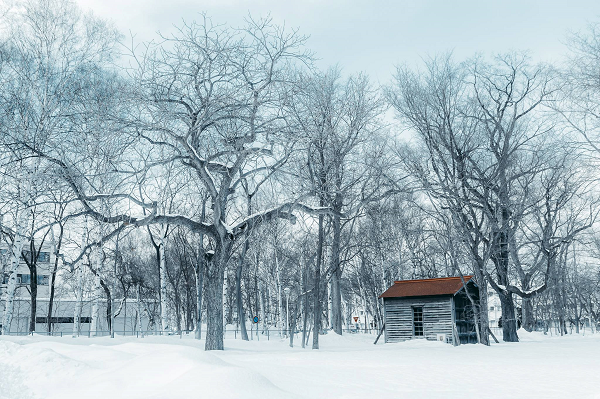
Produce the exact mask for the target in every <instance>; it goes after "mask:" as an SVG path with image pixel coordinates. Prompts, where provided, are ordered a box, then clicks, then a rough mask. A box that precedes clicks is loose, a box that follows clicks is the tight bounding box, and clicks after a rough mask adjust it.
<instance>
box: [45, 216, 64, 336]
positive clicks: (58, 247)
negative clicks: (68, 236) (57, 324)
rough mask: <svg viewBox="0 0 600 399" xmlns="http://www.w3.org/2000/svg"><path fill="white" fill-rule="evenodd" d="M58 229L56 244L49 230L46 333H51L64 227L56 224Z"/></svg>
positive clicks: (52, 230) (52, 233) (51, 230)
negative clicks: (51, 263)
mask: <svg viewBox="0 0 600 399" xmlns="http://www.w3.org/2000/svg"><path fill="white" fill-rule="evenodd" d="M58 226H59V228H60V234H59V235H58V243H57V242H56V240H55V236H54V229H53V228H51V229H50V240H51V241H52V249H53V250H54V267H53V268H52V273H51V276H50V298H49V300H48V319H47V322H48V333H51V332H52V313H53V308H54V295H55V288H56V285H55V284H56V272H57V271H58V262H59V256H58V255H59V254H60V250H61V247H62V239H63V235H64V226H63V224H62V223H59V224H58Z"/></svg>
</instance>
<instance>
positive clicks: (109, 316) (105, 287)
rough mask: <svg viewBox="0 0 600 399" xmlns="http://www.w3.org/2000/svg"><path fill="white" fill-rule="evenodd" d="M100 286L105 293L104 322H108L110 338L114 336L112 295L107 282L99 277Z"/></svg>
mask: <svg viewBox="0 0 600 399" xmlns="http://www.w3.org/2000/svg"><path fill="white" fill-rule="evenodd" d="M99 281H100V286H101V287H102V289H103V290H104V294H105V295H106V323H107V324H108V331H110V336H111V338H114V337H115V330H114V322H113V321H114V320H113V316H114V315H113V303H112V301H113V300H112V295H111V293H110V289H109V288H108V284H106V283H105V282H104V280H102V279H100V280H99Z"/></svg>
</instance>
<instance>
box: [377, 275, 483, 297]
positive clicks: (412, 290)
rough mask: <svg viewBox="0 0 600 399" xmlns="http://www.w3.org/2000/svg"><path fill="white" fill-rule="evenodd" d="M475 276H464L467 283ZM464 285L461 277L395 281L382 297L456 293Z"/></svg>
mask: <svg viewBox="0 0 600 399" xmlns="http://www.w3.org/2000/svg"><path fill="white" fill-rule="evenodd" d="M472 278H473V276H472V275H471V276H464V279H465V283H466V282H468V281H469V280H471V279H472ZM462 287H463V284H462V281H461V280H460V277H444V278H430V279H426V280H402V281H394V285H392V286H391V287H390V288H388V289H387V290H386V291H385V292H384V293H383V294H381V295H380V296H379V297H380V298H402V297H411V296H427V295H454V294H456V293H457V292H458V291H459V290H460V289H461V288H462Z"/></svg>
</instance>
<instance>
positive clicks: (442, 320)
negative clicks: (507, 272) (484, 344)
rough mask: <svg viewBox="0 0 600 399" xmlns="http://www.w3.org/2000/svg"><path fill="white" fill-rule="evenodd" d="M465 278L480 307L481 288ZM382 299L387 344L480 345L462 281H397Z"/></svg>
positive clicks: (446, 279)
mask: <svg viewBox="0 0 600 399" xmlns="http://www.w3.org/2000/svg"><path fill="white" fill-rule="evenodd" d="M472 278H473V276H464V281H465V284H466V286H467V289H468V292H469V294H470V295H471V298H472V299H473V301H474V302H475V304H476V306H479V288H478V287H477V284H475V282H474V281H473V280H472ZM379 297H380V298H383V307H384V318H385V342H400V341H406V340H408V339H419V338H421V339H427V340H430V341H434V340H437V341H444V342H447V343H451V344H454V345H458V344H459V343H460V344H466V343H477V334H476V332H475V318H474V313H473V307H472V305H471V301H470V300H469V298H468V297H467V295H466V292H465V286H464V284H463V282H462V280H461V278H460V277H445V278H432V279H426V280H403V281H395V282H394V285H392V286H391V287H390V288H388V289H387V290H386V291H385V292H384V293H383V294H381V295H380V296H379Z"/></svg>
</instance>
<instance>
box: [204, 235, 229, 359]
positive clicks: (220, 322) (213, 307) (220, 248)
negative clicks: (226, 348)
mask: <svg viewBox="0 0 600 399" xmlns="http://www.w3.org/2000/svg"><path fill="white" fill-rule="evenodd" d="M225 240H226V239H220V242H219V243H217V245H216V248H215V253H214V255H212V257H211V259H210V260H209V262H208V265H207V270H206V278H205V280H204V292H205V300H206V319H207V320H206V324H207V326H206V328H207V331H206V344H205V349H206V350H223V333H224V317H223V316H224V311H223V305H224V303H223V296H224V295H223V294H224V290H223V287H224V283H225V270H226V268H227V262H228V260H229V256H230V251H231V246H232V241H225ZM223 241H225V242H223Z"/></svg>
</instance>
